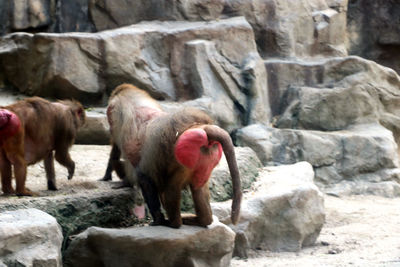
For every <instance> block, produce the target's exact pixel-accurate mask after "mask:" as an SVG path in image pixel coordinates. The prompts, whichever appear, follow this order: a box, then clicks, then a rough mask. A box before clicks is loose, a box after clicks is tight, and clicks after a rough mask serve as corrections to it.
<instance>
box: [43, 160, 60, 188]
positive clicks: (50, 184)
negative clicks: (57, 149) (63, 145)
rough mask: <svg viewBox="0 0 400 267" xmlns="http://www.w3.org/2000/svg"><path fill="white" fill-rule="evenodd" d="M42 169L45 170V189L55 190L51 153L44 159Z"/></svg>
mask: <svg viewBox="0 0 400 267" xmlns="http://www.w3.org/2000/svg"><path fill="white" fill-rule="evenodd" d="M44 169H45V170H46V177H47V189H48V190H57V187H56V174H55V171H54V157H53V152H50V153H49V155H48V156H47V157H45V158H44Z"/></svg>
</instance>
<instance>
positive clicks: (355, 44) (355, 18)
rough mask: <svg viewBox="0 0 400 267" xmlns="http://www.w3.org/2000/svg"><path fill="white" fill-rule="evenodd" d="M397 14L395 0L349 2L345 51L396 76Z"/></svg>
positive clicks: (399, 58) (399, 40) (399, 32)
mask: <svg viewBox="0 0 400 267" xmlns="http://www.w3.org/2000/svg"><path fill="white" fill-rule="evenodd" d="M399 15H400V4H399V3H398V2H397V1H384V0H362V1H349V5H348V14H347V24H348V27H347V32H348V40H349V42H348V50H349V53H350V54H352V55H358V56H361V57H365V58H368V59H370V60H373V61H376V62H378V63H379V64H382V65H384V66H387V67H390V68H393V69H394V70H396V71H397V73H400V63H399V62H400V56H399V51H400V26H399V24H398V23H395V21H396V19H397V18H398V17H399Z"/></svg>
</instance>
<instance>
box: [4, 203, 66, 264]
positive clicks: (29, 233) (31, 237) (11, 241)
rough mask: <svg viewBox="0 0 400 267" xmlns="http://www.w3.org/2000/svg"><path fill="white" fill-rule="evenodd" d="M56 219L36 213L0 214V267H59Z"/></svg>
mask: <svg viewBox="0 0 400 267" xmlns="http://www.w3.org/2000/svg"><path fill="white" fill-rule="evenodd" d="M62 241H63V235H62V233H61V227H60V226H59V225H58V223H57V221H56V219H55V218H54V217H52V216H50V215H49V214H47V213H45V212H42V211H40V210H37V209H20V210H15V211H3V212H0V266H62V261H61V244H62Z"/></svg>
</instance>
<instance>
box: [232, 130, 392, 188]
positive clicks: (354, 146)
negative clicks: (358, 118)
mask: <svg viewBox="0 0 400 267" xmlns="http://www.w3.org/2000/svg"><path fill="white" fill-rule="evenodd" d="M237 143H238V144H240V145H244V146H249V147H251V148H252V149H253V150H254V151H255V152H256V153H257V155H258V157H259V158H260V160H261V162H262V163H263V164H264V165H267V164H293V163H295V162H298V161H308V162H310V163H311V164H312V166H313V167H314V170H315V180H316V182H317V184H318V185H319V186H320V187H321V188H322V189H323V190H324V191H329V190H330V188H331V187H336V188H338V187H337V186H336V184H338V183H341V182H346V181H353V182H358V181H361V182H368V183H380V182H385V181H393V182H395V183H397V182H398V181H399V169H398V168H399V162H398V154H397V149H398V147H397V144H396V143H395V141H394V138H393V135H392V133H391V132H390V131H389V130H387V129H386V128H384V127H382V126H381V125H378V124H368V125H357V126H352V127H350V128H348V129H347V130H342V131H333V132H320V131H307V130H293V129H276V128H271V127H267V126H262V125H251V126H248V127H245V128H243V129H241V130H239V131H238V133H237ZM349 185H355V187H354V192H359V193H361V192H365V193H371V190H369V189H368V190H364V191H361V190H358V189H357V188H356V185H357V184H356V183H350V184H349ZM370 188H374V186H373V185H371V186H370ZM334 191H335V192H338V190H337V189H335V190H334ZM345 191H346V192H348V191H349V190H348V189H347V188H346V190H345ZM393 192H394V194H395V193H396V192H397V191H396V190H394V191H393ZM344 193H345V192H344ZM336 194H338V193H336ZM374 194H379V189H378V190H377V192H376V193H374ZM389 195H390V193H389Z"/></svg>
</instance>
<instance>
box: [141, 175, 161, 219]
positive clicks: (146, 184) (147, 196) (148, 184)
mask: <svg viewBox="0 0 400 267" xmlns="http://www.w3.org/2000/svg"><path fill="white" fill-rule="evenodd" d="M137 175H138V180H139V185H140V188H141V189H142V194H143V197H144V200H145V201H146V204H147V207H148V208H149V210H150V214H151V216H152V217H153V222H152V224H151V225H167V221H166V220H165V218H164V214H163V213H162V212H161V203H160V199H159V195H158V190H157V187H156V185H155V183H154V181H153V180H152V179H151V178H150V177H148V176H147V175H145V174H144V173H142V172H140V171H138V172H137Z"/></svg>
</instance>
